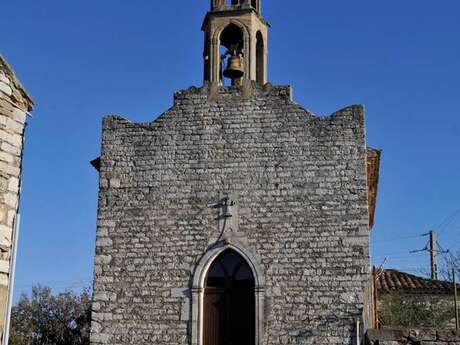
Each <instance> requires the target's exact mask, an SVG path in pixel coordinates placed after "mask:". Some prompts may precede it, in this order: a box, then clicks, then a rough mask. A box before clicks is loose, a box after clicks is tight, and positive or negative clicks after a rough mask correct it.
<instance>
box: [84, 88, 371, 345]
mask: <svg viewBox="0 0 460 345" xmlns="http://www.w3.org/2000/svg"><path fill="white" fill-rule="evenodd" d="M250 91H251V96H250V98H248V99H243V98H242V95H241V90H240V89H238V88H236V87H227V88H220V89H218V90H217V92H218V96H217V97H216V98H215V99H214V100H210V99H209V98H208V97H209V93H208V90H207V89H206V88H202V89H198V88H192V89H189V90H185V91H180V92H178V93H176V95H175V99H174V106H173V107H172V108H171V109H170V110H168V111H167V112H166V113H164V114H163V115H161V116H160V117H159V118H158V119H157V120H156V121H154V122H152V123H143V124H135V123H131V122H129V121H127V120H124V119H122V118H120V117H116V116H110V117H106V118H105V119H104V121H103V133H102V154H101V160H100V191H99V209H98V231H97V242H96V263H95V270H94V271H95V277H94V302H95V303H96V304H95V305H96V306H97V314H96V315H97V316H96V317H93V318H94V319H97V327H95V328H93V329H92V337H91V342H92V344H106V343H107V344H108V343H110V344H112V345H122V344H123V345H125V344H151V345H153V344H161V345H179V344H189V343H190V341H191V334H190V329H191V326H192V325H191V322H192V321H191V320H192V314H191V313H193V305H190V304H189V303H190V300H189V299H188V297H187V296H188V295H190V291H184V290H183V289H184V288H189V289H190V287H191V277H192V276H193V270H194V269H195V267H196V265H197V263H198V262H199V261H200V258H202V256H203V255H204V254H205V253H206V252H207V250H208V247H209V245H210V244H213V243H216V241H219V240H222V237H221V231H222V229H220V228H219V227H218V222H217V221H216V218H217V216H218V213H217V212H218V211H216V209H215V208H213V207H211V206H210V205H212V204H215V203H216V202H217V201H218V200H219V196H220V195H222V193H223V192H231V193H232V194H233V195H235V197H236V198H237V200H238V201H237V205H236V206H235V208H236V209H237V210H236V211H237V214H238V217H237V219H235V220H233V221H234V222H237V223H238V234H237V235H234V236H237V237H238V239H239V241H241V242H243V243H245V245H246V246H247V247H248V248H250V249H251V251H252V252H253V253H254V254H255V255H256V256H257V257H258V258H259V259H260V260H259V261H260V265H261V267H262V271H263V274H264V278H265V286H263V288H264V289H263V291H264V292H263V294H264V298H265V299H264V300H265V305H264V312H263V316H264V320H265V321H264V333H263V334H262V337H263V344H267V345H275V344H276V345H278V344H293V345H295V344H331V345H334V344H337V345H338V344H349V343H350V342H351V339H352V338H353V337H354V332H355V330H354V329H355V320H356V318H359V317H360V316H361V312H362V308H363V291H364V288H365V286H366V282H367V279H368V273H369V272H368V269H369V234H368V209H367V207H368V206H367V186H366V144H365V137H364V115H363V108H362V107H361V106H351V107H348V108H345V109H343V110H341V111H339V112H337V113H335V114H333V115H331V116H329V117H316V116H314V115H313V114H311V113H310V112H308V111H306V110H305V109H303V108H302V107H300V106H299V105H298V104H296V103H295V102H293V101H292V100H291V89H290V88H289V87H266V88H260V87H256V86H253V88H252V89H251V90H250ZM114 181H116V182H115V183H114ZM108 256H110V257H111V258H112V259H111V261H110V263H107V262H106V260H105V258H106V257H108ZM101 313H103V315H111V316H112V317H111V318H108V317H103V318H102V317H100V316H99V314H101Z"/></svg>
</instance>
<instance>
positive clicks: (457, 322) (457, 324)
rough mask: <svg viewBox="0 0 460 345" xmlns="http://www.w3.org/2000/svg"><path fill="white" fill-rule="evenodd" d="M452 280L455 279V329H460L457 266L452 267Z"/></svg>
mask: <svg viewBox="0 0 460 345" xmlns="http://www.w3.org/2000/svg"><path fill="white" fill-rule="evenodd" d="M452 280H453V281H454V306H455V329H456V330H457V331H458V330H459V329H460V319H459V316H458V296H457V281H456V279H455V268H453V269H452Z"/></svg>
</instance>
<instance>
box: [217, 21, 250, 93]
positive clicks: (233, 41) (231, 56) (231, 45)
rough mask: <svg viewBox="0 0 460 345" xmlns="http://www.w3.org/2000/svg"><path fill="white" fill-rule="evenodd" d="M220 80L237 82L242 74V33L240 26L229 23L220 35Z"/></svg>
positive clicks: (223, 82)
mask: <svg viewBox="0 0 460 345" xmlns="http://www.w3.org/2000/svg"><path fill="white" fill-rule="evenodd" d="M219 51H220V59H221V62H220V80H221V82H222V84H225V81H224V79H225V78H226V79H229V80H230V81H231V83H232V84H239V83H240V81H241V78H243V76H244V72H245V71H244V35H243V31H242V30H241V28H240V27H238V26H237V25H235V24H229V25H228V26H227V27H226V28H225V29H224V30H223V31H222V34H221V35H220V49H219Z"/></svg>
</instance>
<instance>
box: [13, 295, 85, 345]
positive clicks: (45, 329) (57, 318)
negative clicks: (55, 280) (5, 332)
mask: <svg viewBox="0 0 460 345" xmlns="http://www.w3.org/2000/svg"><path fill="white" fill-rule="evenodd" d="M90 305H91V296H90V294H89V292H88V290H84V291H83V292H82V293H80V294H76V293H75V292H72V291H67V292H64V293H59V294H57V295H53V294H52V292H51V289H50V288H49V287H43V286H35V287H33V288H32V295H31V297H30V298H29V297H28V296H26V295H22V296H21V298H20V299H19V302H18V303H17V305H15V306H14V307H13V308H12V313H11V331H10V341H9V344H10V345H86V344H89V330H90V321H91V306H90Z"/></svg>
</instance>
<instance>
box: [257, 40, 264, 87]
mask: <svg viewBox="0 0 460 345" xmlns="http://www.w3.org/2000/svg"><path fill="white" fill-rule="evenodd" d="M256 80H257V82H258V83H259V84H262V85H263V84H265V44H264V38H263V36H262V33H261V32H260V31H257V34H256Z"/></svg>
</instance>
